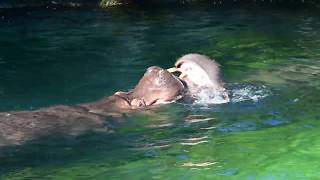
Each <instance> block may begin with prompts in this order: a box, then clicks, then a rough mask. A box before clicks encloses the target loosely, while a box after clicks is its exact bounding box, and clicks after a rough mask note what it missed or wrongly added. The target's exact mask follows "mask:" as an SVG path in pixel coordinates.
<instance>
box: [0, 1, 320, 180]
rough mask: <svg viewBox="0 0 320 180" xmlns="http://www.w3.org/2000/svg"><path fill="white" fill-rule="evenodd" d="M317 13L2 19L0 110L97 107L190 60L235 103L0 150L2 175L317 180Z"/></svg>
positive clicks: (187, 11)
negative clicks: (201, 60)
mask: <svg viewBox="0 0 320 180" xmlns="http://www.w3.org/2000/svg"><path fill="white" fill-rule="evenodd" d="M319 29H320V16H318V13H316V12H311V11H303V10H299V11H297V10H296V11H289V10H272V9H255V8H250V9H248V8H238V9H215V8H185V7H184V8H172V9H169V8H167V9H158V10H152V11H151V10H149V11H148V10H142V9H137V10H132V9H131V10H129V9H112V10H105V11H104V10H76V11H71V10H68V11H63V10H59V11H51V10H31V11H27V12H23V13H17V14H16V13H13V12H11V13H3V14H1V16H0V82H1V83H0V110H1V111H12V110H26V109H37V108H39V107H44V106H50V105H56V104H76V103H82V102H89V101H95V100H97V99H99V98H101V97H103V96H107V95H111V94H112V93H113V92H115V91H117V90H127V89H130V88H132V87H134V85H135V84H136V83H137V81H138V80H139V78H140V77H141V76H142V75H143V73H144V71H145V70H146V68H147V67H149V66H152V65H158V66H161V67H165V68H167V67H170V66H172V65H173V63H174V61H175V59H177V58H178V57H179V56H181V55H183V54H186V53H190V52H198V53H203V54H206V55H208V56H210V57H212V58H215V59H216V60H217V61H218V62H219V63H220V64H222V69H223V73H224V75H225V80H226V82H227V85H228V89H229V90H230V92H231V93H232V94H233V98H232V102H230V103H227V104H221V105H207V104H205V102H203V103H202V104H201V103H200V104H194V105H190V104H183V103H175V104H170V105H165V106H162V107H159V108H156V109H153V110H149V111H145V112H134V113H131V114H128V115H127V116H128V117H127V119H125V120H123V122H122V123H120V125H116V126H115V127H114V129H113V130H112V131H110V130H109V131H107V130H103V129H97V130H94V129H93V130H92V131H86V132H83V133H82V134H80V135H79V134H78V135H67V134H66V135H64V134H49V135H48V136H46V137H35V138H34V139H33V140H30V141H27V142H25V143H24V144H22V145H20V146H5V147H2V148H1V150H0V177H1V178H2V179H88V178H91V179H247V180H254V179H263V180H265V179H268V180H269V179H317V178H318V177H320V173H319V168H320V165H319V158H320V153H319V152H320V140H319V138H318V137H319V135H320V133H319V132H320V131H319V128H320V122H319V120H320V113H319V109H320V98H319V97H320V96H319V95H320V93H319V89H320V81H319V75H320V33H319V32H320V31H319Z"/></svg>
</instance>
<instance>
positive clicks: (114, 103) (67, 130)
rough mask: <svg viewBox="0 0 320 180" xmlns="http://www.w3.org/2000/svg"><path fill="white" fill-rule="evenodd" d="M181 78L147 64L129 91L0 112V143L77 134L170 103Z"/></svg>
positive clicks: (180, 93) (181, 91)
mask: <svg viewBox="0 0 320 180" xmlns="http://www.w3.org/2000/svg"><path fill="white" fill-rule="evenodd" d="M183 94H184V86H183V84H182V83H181V82H180V80H179V79H178V78H177V77H175V76H173V75H172V74H171V73H169V72H168V71H167V70H165V69H162V68H160V67H156V66H153V67H150V68H148V70H147V71H146V73H145V74H144V76H143V77H142V79H141V80H140V81H139V83H138V84H137V85H136V86H135V88H134V89H133V90H132V91H129V92H117V93H115V94H114V95H112V96H109V97H105V98H102V99H101V100H99V101H97V102H93V103H86V104H79V105H74V106H65V105H60V106H53V107H49V108H42V109H39V110H35V111H17V112H2V113H0V145H8V144H20V143H22V142H24V141H26V140H30V139H34V138H36V137H41V136H46V135H50V134H54V133H60V134H66V135H76V134H79V133H82V132H84V131H86V130H90V129H93V128H105V127H108V123H109V122H110V121H107V119H108V117H114V118H115V117H118V116H121V114H122V113H123V112H126V111H128V110H131V109H137V108H145V107H149V106H152V105H157V104H162V103H169V102H172V101H175V100H176V99H178V98H180V97H182V96H183Z"/></svg>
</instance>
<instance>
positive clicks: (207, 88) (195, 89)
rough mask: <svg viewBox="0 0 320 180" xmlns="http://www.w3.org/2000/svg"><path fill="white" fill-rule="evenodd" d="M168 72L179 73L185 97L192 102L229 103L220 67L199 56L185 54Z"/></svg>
mask: <svg viewBox="0 0 320 180" xmlns="http://www.w3.org/2000/svg"><path fill="white" fill-rule="evenodd" d="M167 70H168V71H169V72H171V73H174V72H180V73H181V74H180V76H179V79H180V80H181V81H182V82H183V83H184V84H185V85H186V89H187V95H188V97H191V98H192V99H194V100H199V99H201V98H207V99H213V100H214V101H211V102H213V103H226V102H229V101H230V99H229V95H228V92H227V90H226V89H225V87H224V82H223V80H222V77H221V71H220V65H219V63H217V62H216V61H215V60H213V59H210V58H209V57H207V56H205V55H201V54H196V53H193V54H186V55H184V56H182V57H181V58H179V59H178V60H177V61H176V62H175V67H173V68H169V69H167Z"/></svg>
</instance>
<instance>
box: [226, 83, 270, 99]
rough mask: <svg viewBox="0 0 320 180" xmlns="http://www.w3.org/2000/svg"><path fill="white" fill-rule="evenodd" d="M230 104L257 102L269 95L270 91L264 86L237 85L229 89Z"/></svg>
mask: <svg viewBox="0 0 320 180" xmlns="http://www.w3.org/2000/svg"><path fill="white" fill-rule="evenodd" d="M230 94H231V102H233V103H238V102H242V101H253V102H258V101H259V100H261V99H264V98H266V97H267V96H270V95H271V91H270V90H269V89H267V87H266V86H264V85H262V86H256V85H237V86H236V87H234V88H232V89H231V92H230Z"/></svg>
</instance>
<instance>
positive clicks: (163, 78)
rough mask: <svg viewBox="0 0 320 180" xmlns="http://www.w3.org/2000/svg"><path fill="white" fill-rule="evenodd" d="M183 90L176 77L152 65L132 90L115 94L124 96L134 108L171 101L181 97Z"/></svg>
mask: <svg viewBox="0 0 320 180" xmlns="http://www.w3.org/2000/svg"><path fill="white" fill-rule="evenodd" d="M184 91H185V88H184V85H183V84H182V82H181V81H180V80H179V79H178V78H177V77H175V76H174V75H172V74H171V73H170V72H168V71H167V70H165V69H162V68H160V67H157V66H152V67H149V68H148V69H147V71H146V72H145V74H144V76H143V77H142V78H141V79H140V81H139V83H138V84H137V85H136V87H135V88H134V89H133V90H132V91H130V92H128V93H125V92H118V93H116V95H119V96H122V97H125V98H126V99H128V102H129V104H130V106H131V107H132V108H136V107H146V106H150V105H156V104H164V103H170V102H173V101H175V100H177V99H179V98H181V97H182V96H183V94H184Z"/></svg>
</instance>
